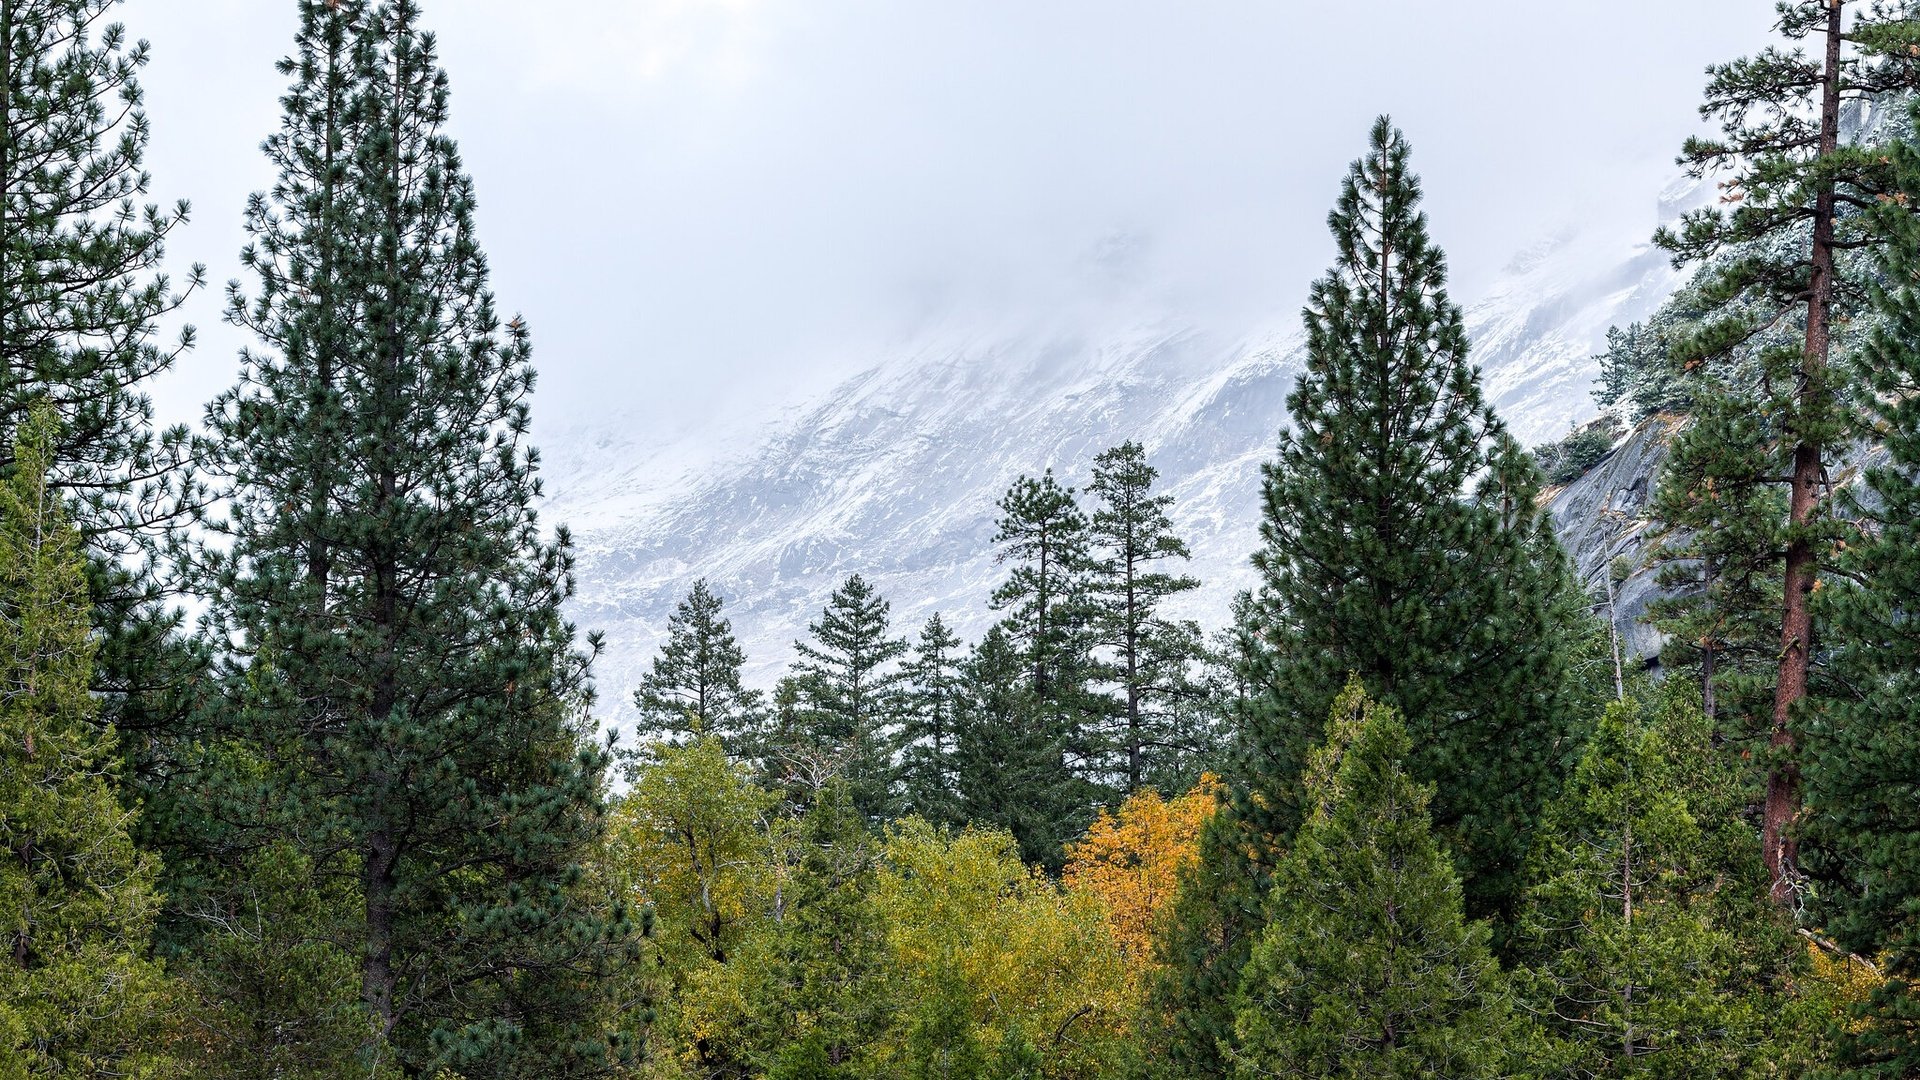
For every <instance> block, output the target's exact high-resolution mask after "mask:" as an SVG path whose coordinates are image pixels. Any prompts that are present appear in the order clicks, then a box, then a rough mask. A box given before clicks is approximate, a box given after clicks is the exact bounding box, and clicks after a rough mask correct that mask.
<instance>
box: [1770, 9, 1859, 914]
mask: <svg viewBox="0 0 1920 1080" xmlns="http://www.w3.org/2000/svg"><path fill="white" fill-rule="evenodd" d="M1844 7H1845V5H1844V4H1843V3H1841V2H1840V0H1830V3H1829V6H1828V9H1827V10H1828V14H1827V29H1826V71H1825V75H1824V78H1823V80H1822V86H1821V97H1820V147H1819V155H1820V156H1821V157H1823V158H1824V157H1826V156H1828V155H1830V154H1832V153H1833V152H1834V151H1835V150H1837V149H1838V148H1839V144H1840V46H1841V16H1842V13H1843V10H1844ZM1833 217H1834V192H1833V182H1832V181H1831V180H1822V181H1820V186H1819V189H1818V191H1817V192H1816V194H1815V204H1814V217H1813V260H1812V261H1813V268H1812V279H1811V280H1810V282H1809V283H1808V297H1807V338H1806V348H1805V351H1804V352H1803V354H1802V359H1801V364H1800V371H1799V373H1798V375H1799V378H1798V387H1797V394H1798V397H1799V410H1798V412H1799V420H1798V423H1797V425H1796V426H1797V427H1798V428H1799V430H1798V431H1796V432H1793V433H1792V434H1793V435H1794V437H1795V438H1796V440H1797V441H1796V443H1795V445H1794V448H1793V481H1792V488H1791V494H1790V498H1789V502H1788V508H1789V509H1788V513H1789V522H1790V526H1791V528H1790V530H1789V537H1788V543H1787V559H1786V579H1785V583H1784V585H1785V595H1784V600H1785V603H1786V610H1785V614H1784V617H1783V618H1782V619H1781V626H1780V677H1779V682H1778V684H1777V685H1776V686H1775V689H1774V698H1773V731H1772V734H1771V737H1770V738H1769V739H1768V743H1769V745H1770V746H1771V747H1772V750H1773V754H1774V758H1773V762H1772V765H1771V767H1770V768H1769V770H1768V772H1767V801H1766V809H1765V813H1764V817H1763V819H1762V825H1761V837H1760V843H1761V855H1762V857H1763V858H1764V859H1765V861H1766V865H1767V873H1768V875H1769V876H1770V877H1771V878H1772V881H1773V889H1772V892H1773V898H1774V900H1776V901H1780V902H1785V901H1787V900H1789V899H1791V897H1792V895H1793V892H1794V884H1793V880H1794V877H1795V870H1794V863H1795V856H1796V846H1797V845H1796V843H1795V840H1794V837H1793V834H1792V825H1793V819H1794V817H1795V816H1796V815H1797V814H1798V813H1799V810H1800V768H1799V765H1798V764H1797V763H1796V762H1795V761H1794V758H1793V755H1794V749H1795V747H1794V736H1793V712H1794V708H1795V706H1796V705H1797V704H1798V703H1799V702H1800V700H1801V699H1802V698H1805V697H1806V696H1807V671H1808V668H1809V667H1810V666H1811V664H1812V658H1813V654H1812V650H1813V611H1812V609H1811V607H1810V606H1809V605H1810V601H1811V600H1812V596H1813V586H1814V577H1815V571H1816V569H1817V566H1816V557H1815V553H1814V547H1813V537H1812V536H1811V535H1810V533H1809V531H1808V526H1809V523H1810V522H1811V521H1812V519H1813V514H1814V507H1815V503H1816V502H1817V501H1818V499H1819V484H1820V474H1821V449H1822V448H1821V446H1820V442H1819V437H1818V434H1817V432H1818V426H1817V425H1818V420H1819V417H1818V413H1819V411H1820V409H1821V408H1822V405H1823V402H1824V399H1825V396H1826V367H1827V347H1828V341H1829V336H1830V328H1829V325H1828V315H1829V308H1830V306H1831V304H1832V300H1833V254H1834V237H1833Z"/></svg>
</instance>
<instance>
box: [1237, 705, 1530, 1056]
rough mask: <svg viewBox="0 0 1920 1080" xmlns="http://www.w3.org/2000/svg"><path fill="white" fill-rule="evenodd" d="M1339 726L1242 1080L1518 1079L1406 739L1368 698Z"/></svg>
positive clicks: (1284, 871)
mask: <svg viewBox="0 0 1920 1080" xmlns="http://www.w3.org/2000/svg"><path fill="white" fill-rule="evenodd" d="M1331 715H1332V719H1331V722H1330V723H1329V725H1328V741H1327V745H1326V746H1325V748H1324V749H1322V750H1321V751H1320V752H1319V753H1318V754H1317V755H1315V756H1316V758H1317V761H1316V763H1315V767H1314V768H1313V770H1312V771H1313V775H1311V776H1310V777H1309V778H1308V780H1307V784H1306V789H1307V798H1308V799H1309V800H1311V802H1310V806H1309V810H1308V819H1307V821H1306V822H1305V824H1304V825H1303V826H1302V827H1301V829H1300V832H1299V835H1298V838H1297V840H1296V842H1295V845H1294V848H1293V850H1292V851H1291V852H1290V853H1289V854H1288V855H1287V857H1286V858H1285V859H1284V860H1282V862H1281V863H1280V866H1279V868H1278V870H1277V871H1276V873H1275V875H1274V884H1273V892H1272V894H1271V896H1270V898H1269V900H1268V922H1267V924H1266V927H1265V929H1263V930H1262V931H1261V933H1260V937H1259V940H1258V941H1257V942H1256V944H1255V945H1254V947H1253V953H1252V956H1251V958H1250V959H1249V961H1248V963H1247V968H1246V971H1245V975H1244V979H1243V981H1242V985H1241V989H1240V995H1239V1009H1238V1024H1237V1034H1238V1043H1239V1046H1238V1050H1237V1052H1236V1054H1235V1060H1236V1063H1237V1065H1238V1068H1239V1074H1240V1075H1244V1076H1276V1075H1294V1076H1301V1075H1304V1076H1327V1077H1356V1078H1357V1077H1416V1076H1477V1077H1493V1076H1508V1075H1514V1073H1513V1072H1512V1071H1511V1069H1510V1062H1509V1061H1508V1057H1509V1055H1510V1053H1511V1052H1512V1046H1511V1044H1512V1043H1513V1042H1514V1041H1515V1040H1517V1038H1518V1037H1519V1031H1520V1029H1519V1027H1518V1025H1517V1024H1516V1021H1515V1019H1514V1017H1513V1015H1512V1010H1511V1005H1510V1002H1509V1000H1508V997H1507V993H1506V989H1505V985H1504V980H1503V979H1502V977H1501V974H1500V971H1499V968H1498V966H1497V965H1496V964H1495V963H1494V960H1493V956H1492V954H1491V952H1490V951H1489V950H1488V947H1487V939H1488V931H1487V927H1486V926H1485V924H1482V923H1473V922H1468V921H1467V920H1466V918H1465V917H1464V916H1463V914H1462V910H1461V893H1460V880H1459V876H1458V875H1457V874H1456V873H1455V872H1454V869H1453V866H1452V861H1451V860H1450V859H1449V858H1448V856H1447V854H1446V852H1445V851H1444V850H1443V848H1442V847H1441V845H1440V843H1439V841H1438V840H1437V839H1436V838H1435V836H1434V835H1433V831H1432V828H1431V825H1430V822H1429V819H1428V816H1427V804H1428V801H1429V798H1430V796H1431V791H1430V790H1429V789H1428V788H1425V787H1423V786H1422V785H1420V784H1417V783H1415V782H1414V780H1413V779H1412V777H1411V776H1410V775H1409V772H1408V769H1407V768H1406V766H1405V764H1404V763H1405V761H1406V759H1407V755H1408V753H1409V751H1410V749H1411V745H1412V743H1411V740H1410V738H1409V736H1408V734H1407V730H1406V728H1405V727H1404V726H1402V725H1401V723H1400V720H1399V718H1398V716H1396V715H1395V714H1394V712H1393V710H1391V709H1389V708H1387V707H1384V706H1381V705H1376V704H1374V703H1373V702H1371V701H1369V700H1367V699H1366V697H1365V695H1364V693H1363V692H1362V691H1361V690H1360V688H1359V686H1358V684H1357V683H1356V684H1354V685H1352V686H1350V687H1349V688H1348V690H1347V691H1346V692H1345V693H1344V694H1342V695H1341V697H1340V699H1339V700H1338V701H1336V702H1335V704H1334V706H1333V712H1332V714H1331Z"/></svg>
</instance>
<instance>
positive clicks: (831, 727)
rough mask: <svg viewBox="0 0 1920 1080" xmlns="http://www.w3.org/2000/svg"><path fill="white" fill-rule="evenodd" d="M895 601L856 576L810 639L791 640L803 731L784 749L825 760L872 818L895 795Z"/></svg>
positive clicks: (881, 814)
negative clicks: (893, 611)
mask: <svg viewBox="0 0 1920 1080" xmlns="http://www.w3.org/2000/svg"><path fill="white" fill-rule="evenodd" d="M891 607H892V606H891V605H890V604H888V603H887V601H886V598H884V597H882V596H881V595H880V594H879V593H878V592H876V591H875V590H874V588H873V586H872V585H870V584H868V583H867V580H866V579H865V578H863V577H861V576H860V575H859V574H855V575H853V576H852V577H849V578H848V579H847V580H846V581H845V582H844V583H843V584H842V585H841V586H840V587H839V588H838V589H835V590H834V592H833V595H832V596H831V597H829V598H828V599H827V606H826V608H825V609H823V610H822V611H821V612H820V618H819V620H818V621H816V622H813V623H810V624H808V626H807V632H808V634H809V635H810V637H811V640H809V641H796V642H794V643H793V648H794V651H795V652H797V653H799V654H800V658H799V660H798V661H797V662H795V664H794V666H793V678H794V688H795V690H796V691H797V693H798V695H799V708H798V711H797V715H796V722H797V727H798V730H797V731H795V732H794V734H793V737H792V740H791V741H790V742H789V743H788V744H787V746H786V747H785V748H784V750H783V751H782V753H784V754H786V755H788V756H790V757H795V758H810V757H818V758H820V759H823V760H824V761H825V762H827V763H828V765H829V767H830V769H831V771H832V772H834V773H835V774H837V775H839V776H841V777H842V778H844V779H845V781H846V783H847V787H848V792H849V797H850V798H852V800H853V804H854V806H855V807H856V808H858V810H859V811H860V813H861V814H862V815H864V816H865V817H866V819H867V820H868V821H878V820H882V819H885V818H886V817H888V816H890V813H891V811H892V808H893V799H894V794H895V793H894V790H893V789H894V768H893V760H892V754H891V752H890V744H891V740H892V738H893V736H894V734H895V731H896V728H897V726H898V724H899V723H900V720H901V715H902V711H903V710H902V701H901V695H902V689H901V682H902V679H903V677H904V676H903V673H902V672H901V671H900V669H899V665H898V663H897V661H898V660H899V659H900V657H901V656H902V655H903V654H905V653H906V651H907V642H906V640H905V639H903V638H896V637H893V636H892V634H893V628H892V623H891V618H890V615H889V612H890V611H891Z"/></svg>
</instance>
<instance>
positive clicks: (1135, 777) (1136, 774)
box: [1127, 537, 1146, 794]
mask: <svg viewBox="0 0 1920 1080" xmlns="http://www.w3.org/2000/svg"><path fill="white" fill-rule="evenodd" d="M1127 543H1128V548H1127V791H1128V793H1129V794H1131V793H1132V792H1135V791H1138V790H1140V782H1141V780H1142V779H1143V774H1144V773H1145V772H1146V763H1145V761H1144V755H1143V754H1142V752H1141V743H1142V741H1143V736H1142V734H1141V731H1140V626H1139V616H1138V615H1137V614H1136V612H1135V608H1137V607H1138V605H1139V600H1138V598H1137V597H1136V596H1135V587H1134V574H1135V569H1134V553H1133V547H1132V543H1133V538H1132V537H1128V538H1127Z"/></svg>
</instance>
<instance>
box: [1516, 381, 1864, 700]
mask: <svg viewBox="0 0 1920 1080" xmlns="http://www.w3.org/2000/svg"><path fill="white" fill-rule="evenodd" d="M1687 422H1688V421H1687V418H1686V417H1684V416H1677V415H1672V414H1661V415H1657V416H1653V417H1650V418H1648V419H1647V420H1645V421H1643V422H1642V423H1641V424H1640V426H1639V427H1637V428H1635V429H1634V430H1633V431H1632V432H1631V433H1630V434H1628V435H1627V436H1626V438H1624V439H1623V440H1621V442H1620V443H1619V445H1617V446H1615V447H1614V449H1613V452H1612V453H1611V454H1609V455H1608V456H1607V457H1606V458H1605V459H1604V460H1602V461H1601V462H1600V463H1599V464H1598V465H1596V466H1594V467H1593V469H1592V470H1590V471H1589V472H1587V473H1586V475H1584V476H1581V477H1580V478H1579V479H1577V480H1574V481H1573V482H1572V483H1569V484H1567V485H1566V486H1564V487H1561V488H1555V489H1550V490H1548V491H1547V492H1545V493H1544V495H1543V498H1544V499H1545V500H1546V503H1547V509H1548V512H1549V513H1551V514H1552V515H1553V524H1554V529H1555V531H1556V532H1557V533H1559V536H1560V542H1561V544H1562V546H1564V547H1565V548H1566V549H1567V554H1568V556H1569V557H1571V558H1572V559H1573V561H1574V567H1575V570H1576V571H1577V572H1578V573H1579V575H1580V580H1581V581H1582V583H1583V584H1585V586H1586V587H1587V591H1588V593H1589V594H1591V595H1592V596H1593V597H1594V600H1595V605H1596V608H1599V609H1600V610H1604V604H1605V602H1606V595H1607V593H1606V589H1607V583H1608V580H1609V577H1610V575H1611V574H1612V572H1613V567H1614V565H1615V564H1616V563H1617V562H1622V561H1624V566H1623V567H1622V569H1623V570H1624V571H1625V572H1626V577H1625V578H1624V579H1623V580H1621V581H1619V582H1618V583H1617V584H1615V585H1614V596H1613V619H1614V626H1615V628H1616V629H1617V630H1618V631H1619V634H1620V641H1621V645H1622V646H1623V648H1624V650H1625V652H1626V653H1627V655H1629V656H1631V657H1633V658H1635V659H1637V660H1638V661H1639V662H1640V663H1641V664H1642V665H1644V666H1646V667H1649V668H1657V666H1658V663H1659V656H1660V648H1661V646H1662V645H1663V644H1664V643H1665V636H1664V635H1662V634H1661V633H1660V632H1659V631H1658V630H1656V629H1654V628H1653V626H1651V625H1649V624H1648V622H1647V621H1646V619H1647V613H1648V609H1649V607H1650V606H1651V605H1652V604H1653V603H1654V601H1656V600H1658V599H1660V598H1661V597H1663V596H1668V595H1672V590H1670V589H1667V588H1664V587H1663V586H1661V585H1660V583H1659V581H1658V580H1657V579H1658V576H1659V568H1658V567H1657V566H1655V565H1653V564H1652V563H1651V559H1652V556H1653V554H1654V552H1653V549H1654V547H1655V546H1657V544H1658V542H1659V541H1660V540H1661V539H1663V538H1664V537H1663V534H1662V527H1661V526H1660V525H1659V523H1658V522H1655V521H1653V520H1652V519H1651V517H1650V516H1649V513H1648V509H1649V507H1650V506H1651V505H1652V503H1653V495H1654V491H1655V489H1656V487H1657V486H1658V484H1659V482H1660V471H1661V468H1662V467H1663V466H1664V465H1665V464H1666V460H1667V449H1668V447H1669V445H1671V443H1672V440H1673V438H1674V437H1675V436H1676V435H1678V434H1679V433H1680V432H1681V431H1682V430H1683V429H1684V428H1685V427H1686V425H1687ZM1886 463H1887V452H1886V449H1885V447H1882V446H1878V445H1867V444H1859V445H1854V446H1849V447H1847V448H1846V449H1845V450H1843V451H1842V452H1841V453H1839V454H1838V455H1835V456H1834V459H1833V464H1832V465H1831V466H1830V467H1829V468H1828V470H1827V471H1828V475H1829V476H1830V478H1831V479H1832V482H1833V492H1832V499H1833V500H1834V501H1833V503H1832V505H1833V506H1834V507H1835V508H1836V512H1838V513H1842V514H1854V513H1871V512H1872V510H1873V509H1874V508H1875V506H1876V505H1877V502H1878V500H1877V499H1876V498H1875V497H1874V494H1873V491H1872V489H1871V488H1869V487H1868V486H1867V485H1866V484H1865V483H1864V477H1865V476H1866V474H1867V472H1868V471H1870V470H1873V469H1876V468H1880V467H1883V466H1885V465H1886Z"/></svg>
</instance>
